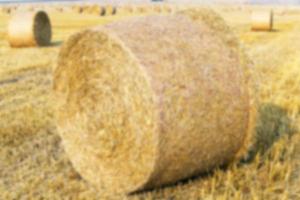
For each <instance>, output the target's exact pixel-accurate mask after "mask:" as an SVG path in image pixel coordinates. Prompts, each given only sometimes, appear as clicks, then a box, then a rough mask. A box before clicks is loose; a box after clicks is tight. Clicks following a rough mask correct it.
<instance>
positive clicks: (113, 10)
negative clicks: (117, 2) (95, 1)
mask: <svg viewBox="0 0 300 200" xmlns="http://www.w3.org/2000/svg"><path fill="white" fill-rule="evenodd" d="M116 13H117V7H115V6H112V5H106V6H105V15H115V14H116Z"/></svg>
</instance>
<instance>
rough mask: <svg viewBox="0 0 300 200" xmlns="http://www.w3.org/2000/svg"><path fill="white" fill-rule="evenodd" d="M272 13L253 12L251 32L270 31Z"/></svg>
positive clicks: (271, 27)
mask: <svg viewBox="0 0 300 200" xmlns="http://www.w3.org/2000/svg"><path fill="white" fill-rule="evenodd" d="M273 18H274V16H273V11H254V12H252V15H251V23H252V24H251V29H252V31H272V30H273V23H274V21H273V20H274V19H273Z"/></svg>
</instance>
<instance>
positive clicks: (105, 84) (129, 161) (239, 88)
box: [54, 15, 250, 193]
mask: <svg viewBox="0 0 300 200" xmlns="http://www.w3.org/2000/svg"><path fill="white" fill-rule="evenodd" d="M157 34H159V35H160V37H157ZM240 64H241V63H240V62H239V55H238V54H237V53H234V52H233V51H231V47H229V46H228V44H227V43H224V41H223V39H222V38H220V37H218V36H217V35H216V34H214V30H213V29H211V27H209V26H208V25H207V24H205V23H202V22H198V23H195V22H194V21H192V20H191V19H190V18H189V17H186V16H183V15H176V16H147V17H140V18H137V19H130V20H128V21H123V22H118V23H113V24H110V25H106V26H105V27H104V28H98V29H91V30H86V31H83V32H80V33H77V34H76V35H74V36H72V37H71V38H70V39H69V40H68V41H67V42H66V43H65V44H64V45H63V47H62V49H61V52H60V55H59V59H58V67H57V69H56V70H55V77H54V91H55V94H56V98H57V102H58V105H57V123H58V130H59V133H60V135H61V137H62V139H63V143H64V146H65V149H66V152H67V153H68V155H69V156H70V159H71V161H72V163H73V165H74V167H75V168H76V169H77V171H78V172H79V173H80V174H81V175H82V176H83V177H84V178H85V179H86V180H88V181H90V182H91V183H93V184H94V185H96V186H97V187H99V188H104V189H106V190H109V191H112V192H116V193H130V192H134V191H139V190H143V189H150V188H155V187H159V186H162V185H166V184H170V183H174V182H176V181H178V180H182V179H185V178H188V177H191V176H193V175H196V174H199V173H203V172H206V171H207V170H210V169H212V168H213V167H216V166H220V165H223V164H226V163H228V162H230V161H231V160H232V159H234V157H235V156H236V153H237V152H238V151H239V150H240V148H241V146H243V145H244V140H245V137H246V135H247V131H248V128H249V127H248V123H249V118H250V108H249V107H250V100H249V90H248V85H247V80H246V74H245V69H244V68H243V67H241V66H240Z"/></svg>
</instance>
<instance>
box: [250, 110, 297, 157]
mask: <svg viewBox="0 0 300 200" xmlns="http://www.w3.org/2000/svg"><path fill="white" fill-rule="evenodd" d="M294 132H295V129H294V128H293V127H292V122H291V120H290V118H289V117H288V113H287V111H286V110H285V109H283V108H281V107H279V106H276V105H274V104H262V105H260V106H259V109H258V119H257V124H256V134H255V137H256V138H255V143H254V145H253V147H252V149H251V151H250V153H249V158H248V159H249V160H251V159H253V158H254V157H255V155H256V154H258V153H259V154H264V153H266V152H267V151H268V150H269V149H270V148H271V147H272V146H273V144H274V143H275V142H276V141H278V140H279V139H280V138H282V137H283V136H285V135H287V136H291V135H292V134H293V133H294Z"/></svg>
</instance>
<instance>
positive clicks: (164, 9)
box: [162, 4, 173, 13]
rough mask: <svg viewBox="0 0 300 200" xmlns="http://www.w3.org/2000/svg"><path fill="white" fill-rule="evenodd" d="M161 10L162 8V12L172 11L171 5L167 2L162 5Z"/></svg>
mask: <svg viewBox="0 0 300 200" xmlns="http://www.w3.org/2000/svg"><path fill="white" fill-rule="evenodd" d="M162 10H163V12H166V13H172V12H173V8H172V6H171V5H168V4H165V5H163V6H162Z"/></svg>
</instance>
